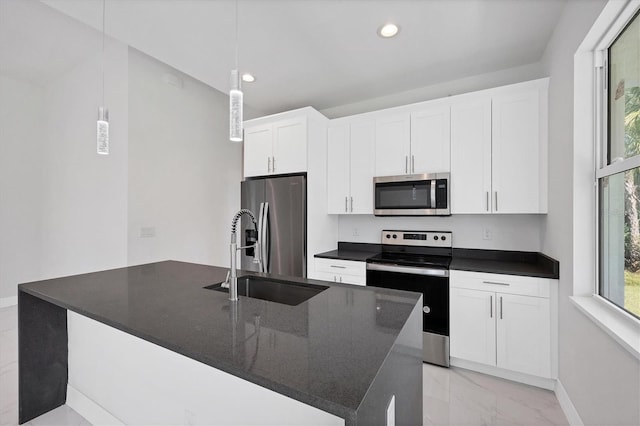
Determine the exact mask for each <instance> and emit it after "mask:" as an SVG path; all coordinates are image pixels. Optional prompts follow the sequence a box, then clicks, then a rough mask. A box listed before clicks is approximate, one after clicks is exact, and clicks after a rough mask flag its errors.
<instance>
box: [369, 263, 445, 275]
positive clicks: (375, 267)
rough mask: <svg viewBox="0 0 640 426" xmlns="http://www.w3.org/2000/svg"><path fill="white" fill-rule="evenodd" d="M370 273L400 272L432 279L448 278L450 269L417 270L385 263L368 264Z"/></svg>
mask: <svg viewBox="0 0 640 426" xmlns="http://www.w3.org/2000/svg"><path fill="white" fill-rule="evenodd" d="M367 270H368V271H383V272H398V273H401V274H411V275H428V276H431V277H448V276H449V270H448V269H434V268H420V267H418V268H416V267H412V266H400V265H388V264H384V263H367Z"/></svg>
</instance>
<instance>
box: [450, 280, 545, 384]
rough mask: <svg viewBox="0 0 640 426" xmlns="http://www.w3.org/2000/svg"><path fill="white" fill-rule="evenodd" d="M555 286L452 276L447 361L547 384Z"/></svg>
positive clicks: (532, 281)
mask: <svg viewBox="0 0 640 426" xmlns="http://www.w3.org/2000/svg"><path fill="white" fill-rule="evenodd" d="M553 281H554V280H550V279H544V278H534V277H522V276H512V275H502V274H487V273H480V272H466V271H455V270H452V271H451V275H450V283H451V294H450V304H451V306H450V308H451V309H450V318H451V320H450V326H451V329H450V344H451V349H450V350H451V357H455V358H459V359H461V360H465V361H472V362H476V363H480V364H486V365H489V366H494V367H497V368H501V369H505V370H510V371H514V372H518V373H524V374H528V375H532V376H537V377H543V378H552V377H553V369H552V361H553V354H552V346H553V345H552V336H554V333H553V332H552V311H551V297H552V295H553V294H554V291H552V284H553Z"/></svg>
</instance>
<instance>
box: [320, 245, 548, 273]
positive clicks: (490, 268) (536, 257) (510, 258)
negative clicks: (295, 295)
mask: <svg viewBox="0 0 640 426" xmlns="http://www.w3.org/2000/svg"><path fill="white" fill-rule="evenodd" d="M381 251H382V246H381V245H380V244H367V243H349V242H338V249H337V250H332V251H328V252H325V253H319V254H316V255H315V257H319V258H326V259H342V260H355V261H360V262H366V261H367V259H369V258H370V257H373V256H375V255H376V254H378V253H380V252H381ZM450 269H455V270H460V271H474V272H488V273H492V274H507V275H522V276H530V277H539V278H552V279H558V278H559V276H560V264H559V262H558V261H557V260H555V259H553V258H551V257H549V256H546V255H544V254H542V253H538V252H525V251H508V250H483V249H466V248H454V249H453V257H452V260H451V265H450Z"/></svg>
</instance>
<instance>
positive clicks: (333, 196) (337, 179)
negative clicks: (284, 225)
mask: <svg viewBox="0 0 640 426" xmlns="http://www.w3.org/2000/svg"><path fill="white" fill-rule="evenodd" d="M349 132H350V129H349V125H348V124H345V125H342V126H335V127H329V130H328V132H327V203H328V204H327V212H328V213H329V214H344V213H347V211H348V207H349V205H348V201H349V199H348V198H349Z"/></svg>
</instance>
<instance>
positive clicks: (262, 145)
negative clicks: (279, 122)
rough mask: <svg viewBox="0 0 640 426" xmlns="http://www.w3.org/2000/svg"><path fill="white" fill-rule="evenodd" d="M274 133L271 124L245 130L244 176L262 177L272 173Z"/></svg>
mask: <svg viewBox="0 0 640 426" xmlns="http://www.w3.org/2000/svg"><path fill="white" fill-rule="evenodd" d="M272 155H273V131H272V126H271V124H267V125H261V126H253V127H247V128H245V129H244V175H245V176H262V175H266V174H269V173H270V171H271V156H272Z"/></svg>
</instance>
